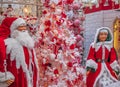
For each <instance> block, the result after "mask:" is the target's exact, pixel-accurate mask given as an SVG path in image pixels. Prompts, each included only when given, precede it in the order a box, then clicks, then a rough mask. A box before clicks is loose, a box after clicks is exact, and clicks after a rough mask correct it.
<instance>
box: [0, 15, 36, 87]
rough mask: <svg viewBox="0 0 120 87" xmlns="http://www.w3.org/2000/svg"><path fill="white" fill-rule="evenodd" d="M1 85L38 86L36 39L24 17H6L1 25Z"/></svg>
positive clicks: (15, 86)
mask: <svg viewBox="0 0 120 87" xmlns="http://www.w3.org/2000/svg"><path fill="white" fill-rule="evenodd" d="M0 87H38V67H37V59H36V55H35V52H34V41H33V39H32V38H31V36H30V35H29V33H28V31H27V27H26V22H25V20H23V19H22V18H14V17H6V18H5V19H4V20H3V21H2V23H1V25H0Z"/></svg>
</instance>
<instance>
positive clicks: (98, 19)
mask: <svg viewBox="0 0 120 87" xmlns="http://www.w3.org/2000/svg"><path fill="white" fill-rule="evenodd" d="M117 16H118V17H120V11H115V10H107V11H99V12H94V13H89V14H87V15H86V20H85V22H84V28H85V32H84V37H85V42H84V48H85V51H84V57H85V58H86V57H87V55H88V50H89V46H90V44H91V42H93V40H94V36H95V32H96V29H97V28H100V27H109V28H111V30H113V29H112V27H113V22H114V20H115V18H116V17H117Z"/></svg>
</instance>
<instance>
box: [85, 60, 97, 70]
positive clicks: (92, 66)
mask: <svg viewBox="0 0 120 87" xmlns="http://www.w3.org/2000/svg"><path fill="white" fill-rule="evenodd" d="M86 67H91V68H94V69H95V70H96V69H97V67H98V65H97V63H96V62H95V61H94V60H92V59H89V60H87V62H86Z"/></svg>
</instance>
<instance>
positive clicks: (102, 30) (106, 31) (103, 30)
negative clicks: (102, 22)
mask: <svg viewBox="0 0 120 87" xmlns="http://www.w3.org/2000/svg"><path fill="white" fill-rule="evenodd" d="M103 32H105V33H107V34H108V30H106V29H101V30H100V32H99V33H103Z"/></svg>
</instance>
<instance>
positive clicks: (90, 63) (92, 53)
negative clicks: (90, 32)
mask: <svg viewBox="0 0 120 87" xmlns="http://www.w3.org/2000/svg"><path fill="white" fill-rule="evenodd" d="M101 29H106V30H107V31H108V38H107V39H108V40H107V41H105V42H97V40H98V34H99V31H100V30H101ZM112 42H113V38H112V33H111V31H110V29H109V28H107V27H102V28H100V29H98V30H97V33H96V36H95V40H94V42H93V43H92V44H91V45H90V50H89V54H88V57H87V62H86V67H90V68H93V69H95V72H92V71H90V73H89V74H88V75H87V80H86V83H87V87H106V86H108V85H109V84H112V83H114V82H117V81H118V80H117V76H116V74H115V71H118V68H119V65H118V63H117V60H116V59H117V56H116V52H115V49H114V47H113V45H112ZM99 83H102V85H101V86H100V84H99Z"/></svg>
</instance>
